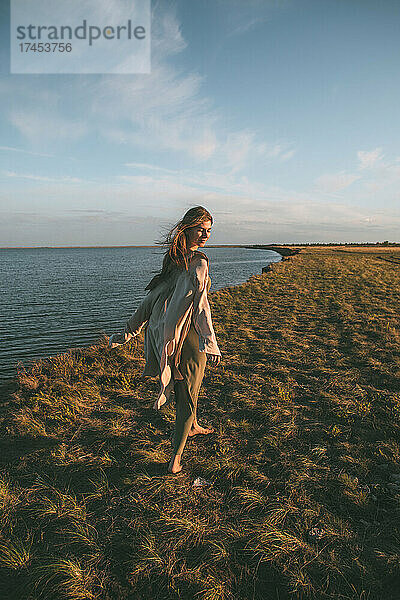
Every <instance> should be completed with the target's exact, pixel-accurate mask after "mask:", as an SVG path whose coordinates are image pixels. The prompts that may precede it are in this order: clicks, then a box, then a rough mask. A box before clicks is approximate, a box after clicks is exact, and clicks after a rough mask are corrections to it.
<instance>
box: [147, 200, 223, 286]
mask: <svg viewBox="0 0 400 600" xmlns="http://www.w3.org/2000/svg"><path fill="white" fill-rule="evenodd" d="M204 221H211V224H212V223H213V218H212V216H211V215H210V213H209V212H208V210H207V209H205V208H204V207H203V206H194V207H193V208H191V209H190V210H188V211H187V212H186V213H185V214H184V216H183V217H182V219H181V220H180V221H178V223H176V225H174V226H173V227H172V229H170V230H169V231H168V233H167V234H166V235H165V236H164V237H163V239H161V240H159V241H157V242H156V243H157V244H158V245H159V246H163V247H167V250H166V252H165V254H164V259H163V265H162V269H161V271H160V273H158V274H157V275H155V276H154V277H153V279H152V280H151V281H150V282H149V283H148V284H147V286H146V288H145V289H146V290H152V289H153V288H155V287H156V286H157V285H158V284H159V283H161V282H162V281H165V280H167V279H168V278H169V276H170V275H171V273H172V272H173V271H174V270H175V269H176V268H178V269H185V270H186V271H187V270H188V268H189V262H190V259H191V258H192V256H193V253H190V252H189V248H188V247H187V234H186V230H187V229H189V228H190V227H195V226H196V225H200V224H201V223H203V222H204Z"/></svg>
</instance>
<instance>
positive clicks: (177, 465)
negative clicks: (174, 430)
mask: <svg viewBox="0 0 400 600" xmlns="http://www.w3.org/2000/svg"><path fill="white" fill-rule="evenodd" d="M168 471H169V472H170V473H179V472H180V471H182V467H181V455H180V454H174V456H173V457H172V458H171V460H170V463H169V465H168Z"/></svg>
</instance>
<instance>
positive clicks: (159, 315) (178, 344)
mask: <svg viewBox="0 0 400 600" xmlns="http://www.w3.org/2000/svg"><path fill="white" fill-rule="evenodd" d="M208 289H209V276H208V259H207V257H206V256H205V255H204V254H203V253H201V252H196V253H195V255H194V258H193V259H192V261H191V262H190V265H189V270H188V271H186V270H178V269H177V270H176V271H175V272H174V273H173V274H172V275H171V277H170V278H169V280H168V281H164V282H162V283H160V284H159V285H158V286H157V287H155V288H154V289H152V290H151V291H150V292H149V293H148V294H147V296H146V297H145V298H144V299H143V301H142V302H141V304H140V306H139V307H138V309H137V310H136V312H135V313H134V314H133V315H132V317H131V318H130V319H129V321H128V322H127V324H126V327H125V331H124V332H123V333H121V334H114V335H113V336H111V338H110V342H109V345H110V347H112V348H113V347H115V346H118V345H120V344H123V343H126V342H128V341H129V340H130V339H131V338H132V337H133V336H136V335H138V333H139V332H140V331H141V329H142V328H143V327H144V326H146V328H145V332H144V352H145V358H146V366H145V369H144V371H143V375H149V376H152V377H155V376H157V375H158V376H159V377H160V392H159V394H158V398H157V400H156V401H155V403H154V408H157V409H159V408H160V407H161V406H162V405H163V404H165V402H166V401H167V400H168V398H169V395H170V393H171V390H172V389H173V386H174V380H175V381H177V380H183V376H182V374H181V373H180V371H179V363H180V357H181V351H182V346H183V343H184V341H185V338H186V335H187V333H188V331H189V328H190V325H191V323H192V319H193V325H194V327H195V329H196V331H197V333H198V334H199V351H200V352H205V353H207V354H215V355H218V356H220V355H221V352H220V350H219V348H218V344H217V340H216V337H215V332H214V328H213V324H212V318H211V310H210V305H209V302H208V295H207V293H208Z"/></svg>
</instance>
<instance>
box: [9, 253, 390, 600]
mask: <svg viewBox="0 0 400 600" xmlns="http://www.w3.org/2000/svg"><path fill="white" fill-rule="evenodd" d="M337 250H338V249H337ZM399 297H400V251H399V250H398V249H393V248H391V249H386V250H384V249H382V250H375V249H374V250H372V251H368V250H366V249H365V248H362V249H360V250H359V251H357V249H355V248H352V249H351V250H345V249H341V250H340V251H336V250H335V249H334V248H329V249H327V248H304V249H303V250H302V252H301V253H300V254H299V255H297V256H296V257H294V258H291V259H288V260H285V261H283V262H281V263H276V264H275V265H274V266H273V271H272V272H271V273H268V274H265V275H257V276H254V277H252V278H251V279H250V280H249V281H248V282H247V283H245V284H243V285H240V286H237V287H233V288H228V289H225V290H221V291H219V292H216V293H215V294H212V295H211V303H212V310H213V317H214V322H215V328H216V331H217V337H218V340H219V343H220V347H221V349H222V352H223V355H224V359H223V362H222V363H221V365H220V366H218V367H212V366H208V367H207V372H206V377H205V379H204V383H203V387H202V389H201V392H200V399H199V404H200V408H199V421H200V423H208V424H212V425H214V427H215V428H216V433H215V434H213V435H212V436H207V437H206V438H203V439H199V438H200V437H201V436H196V437H194V438H189V440H188V443H187V446H186V449H185V453H184V455H183V464H184V469H185V474H184V475H183V476H179V477H173V476H168V475H165V471H166V464H165V463H166V462H167V461H168V459H169V455H170V437H171V435H172V431H173V424H174V410H173V405H171V406H168V407H167V408H165V409H163V410H162V411H161V412H160V413H156V412H155V411H153V410H152V409H151V408H150V407H151V405H152V402H153V400H154V397H155V394H156V390H157V383H156V381H155V380H152V379H150V380H149V379H148V380H142V379H141V378H140V373H141V371H142V369H143V353H142V344H141V340H140V342H139V344H137V342H136V345H135V342H133V343H131V344H129V345H127V346H124V347H121V348H120V349H117V350H112V351H109V350H108V349H107V348H106V342H105V341H104V343H101V344H99V345H98V346H94V347H90V348H87V349H84V350H81V351H71V352H70V353H68V354H64V355H61V356H58V357H55V358H53V359H49V360H46V361H41V362H38V363H36V364H35V366H34V367H33V369H32V370H31V371H30V372H25V373H20V375H19V377H18V382H17V384H16V386H15V387H16V389H14V390H13V389H11V387H9V388H8V389H7V388H4V389H3V398H2V412H1V417H2V424H1V438H0V444H1V446H0V450H1V452H0V456H1V461H2V473H3V475H2V480H1V483H0V531H1V534H0V535H1V537H0V566H1V569H0V597H2V598H4V599H5V600H8V598H9V599H10V600H11V599H12V600H13V599H14V598H21V599H26V600H28V599H30V600H36V599H39V598H45V599H46V600H48V599H61V598H65V599H66V598H68V599H75V600H79V599H81V600H91V599H95V598H101V599H107V600H111V599H112V600H116V599H129V600H139V599H140V600H147V599H150V598H151V599H152V598H162V599H175V598H185V599H189V598H198V599H200V600H219V599H234V598H235V599H240V600H242V599H243V600H253V599H254V600H265V599H277V600H278V599H279V600H283V599H285V598H315V599H325V598H335V599H336V598H340V599H349V600H350V599H351V600H353V599H354V600H355V599H359V600H375V599H376V600H378V599H381V598H385V600H395V599H396V600H397V599H398V597H399V592H398V590H399V589H400V533H399V507H400V505H399V502H400V446H399V432H400V427H399V423H400V368H399V367H400V322H399V320H400V318H399ZM199 476H200V477H202V478H204V479H206V480H207V481H209V482H211V485H208V486H205V487H200V488H194V487H193V481H194V479H195V478H197V477H199Z"/></svg>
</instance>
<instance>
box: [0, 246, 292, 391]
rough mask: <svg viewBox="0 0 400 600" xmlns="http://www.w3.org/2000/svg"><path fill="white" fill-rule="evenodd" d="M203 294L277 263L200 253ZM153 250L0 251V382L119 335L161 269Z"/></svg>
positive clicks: (220, 251)
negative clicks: (206, 270) (204, 260)
mask: <svg viewBox="0 0 400 600" xmlns="http://www.w3.org/2000/svg"><path fill="white" fill-rule="evenodd" d="M205 253H206V254H207V256H208V257H209V259H210V277H211V292H212V291H213V290H218V289H220V288H223V287H227V286H232V285H236V284H238V283H243V282H244V281H246V280H247V279H248V278H249V277H250V276H251V275H255V274H259V273H261V270H262V268H263V267H264V266H266V265H267V264H269V263H271V262H278V261H279V260H281V256H280V255H279V254H277V253H276V252H272V251H270V250H251V249H245V248H206V249H205ZM162 254H163V253H162V250H161V249H160V248H18V249H4V250H0V339H1V345H0V379H3V380H4V379H6V378H8V377H12V376H13V375H14V374H15V372H16V366H17V364H18V363H20V364H21V363H22V364H24V365H29V363H30V362H31V361H32V360H34V359H37V358H45V357H47V356H54V355H55V354H60V353H62V352H66V351H67V350H68V349H69V348H76V347H83V346H88V345H90V344H93V343H95V342H97V341H98V339H99V338H100V337H101V336H102V335H103V334H106V335H110V334H111V333H115V332H116V331H121V330H123V329H124V327H125V323H126V321H127V320H128V319H129V317H130V316H131V315H132V314H133V313H134V312H135V310H136V308H137V307H138V305H139V303H140V302H141V300H142V299H143V298H144V296H145V294H146V292H145V291H144V288H145V286H146V285H147V283H148V282H149V281H150V279H151V278H152V276H153V275H154V273H155V272H158V271H159V270H160V268H161V263H162Z"/></svg>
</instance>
